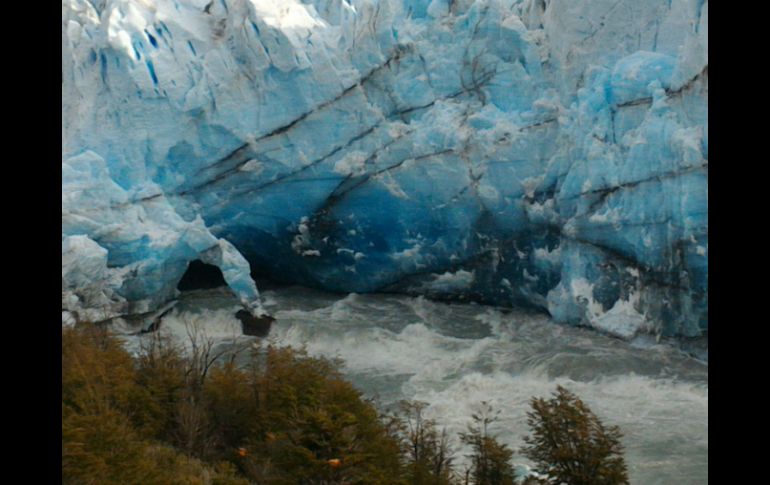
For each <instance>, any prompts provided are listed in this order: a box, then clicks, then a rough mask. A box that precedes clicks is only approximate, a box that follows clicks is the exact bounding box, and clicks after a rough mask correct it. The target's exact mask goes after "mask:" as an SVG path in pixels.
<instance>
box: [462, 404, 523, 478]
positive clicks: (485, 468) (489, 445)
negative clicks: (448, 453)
mask: <svg viewBox="0 0 770 485" xmlns="http://www.w3.org/2000/svg"><path fill="white" fill-rule="evenodd" d="M482 405H483V406H484V408H483V410H482V412H481V413H479V414H473V415H472V418H473V424H472V425H470V426H468V432H467V433H461V434H460V439H461V440H462V442H463V443H465V444H468V445H470V446H471V448H472V450H473V454H472V455H471V456H470V458H471V467H470V469H469V470H468V471H467V472H466V479H465V481H466V483H468V482H469V479H470V483H472V484H473V485H515V483H516V479H515V476H514V472H513V467H512V466H511V457H513V451H511V449H510V448H508V447H507V446H506V445H505V444H502V443H500V442H498V441H497V439H496V438H495V437H494V436H492V435H491V434H489V430H488V426H489V424H491V423H492V422H494V421H496V420H497V415H498V414H500V411H497V413H495V414H492V407H491V406H490V405H489V404H487V403H486V402H482Z"/></svg>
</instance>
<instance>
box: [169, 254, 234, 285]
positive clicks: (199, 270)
mask: <svg viewBox="0 0 770 485" xmlns="http://www.w3.org/2000/svg"><path fill="white" fill-rule="evenodd" d="M223 286H227V282H226V281H225V277H224V275H223V274H222V270H221V269H219V268H218V267H217V266H215V265H213V264H206V263H204V262H203V261H201V260H200V259H196V260H194V261H191V262H190V263H189V264H188V265H187V271H185V273H184V274H183V275H182V278H181V279H180V280H179V283H178V284H177V286H176V289H177V290H179V291H190V290H210V289H213V288H219V287H223Z"/></svg>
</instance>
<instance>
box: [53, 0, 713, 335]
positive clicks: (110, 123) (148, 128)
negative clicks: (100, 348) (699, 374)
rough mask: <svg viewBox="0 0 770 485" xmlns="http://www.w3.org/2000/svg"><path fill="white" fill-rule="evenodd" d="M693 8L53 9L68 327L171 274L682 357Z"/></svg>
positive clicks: (694, 238) (693, 134) (625, 1)
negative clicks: (58, 14) (657, 347)
mask: <svg viewBox="0 0 770 485" xmlns="http://www.w3.org/2000/svg"><path fill="white" fill-rule="evenodd" d="M707 38H708V2H707V1H701V0H692V1H688V0H679V1H677V0H675V1H673V2H669V1H668V0H661V1H649V2H637V1H634V0H620V1H617V0H613V1H604V0H584V1H579V2H578V1H574V0H551V1H548V0H532V1H529V0H524V1H516V0H486V1H482V0H476V1H471V0H454V1H452V0H433V1H428V0H401V1H377V0H351V1H348V0H304V1H299V0H259V1H257V0H240V1H235V0H229V1H224V0H214V1H207V0H175V1H173V0H157V1H150V0H113V1H110V0H105V1H101V2H89V1H84V0H65V1H63V3H62V55H63V62H62V66H63V84H62V114H63V127H62V131H63V147H62V154H63V162H62V177H63V185H62V257H63V264H62V295H63V296H62V300H63V302H62V305H63V308H64V309H66V310H68V311H79V312H87V311H92V310H94V309H99V310H100V311H102V312H104V313H105V314H107V315H111V316H114V315H119V314H124V313H131V312H134V313H136V312H141V311H148V310H151V309H154V308H157V307H159V306H160V305H162V304H163V303H164V302H165V301H167V300H168V299H170V298H172V297H173V296H174V292H175V287H176V284H177V282H178V281H179V279H180V278H181V276H182V274H183V273H184V271H185V269H186V267H187V264H188V263H189V262H190V261H192V260H195V259H201V260H203V261H204V262H207V263H209V264H214V265H217V266H219V267H220V269H222V272H223V275H224V276H225V280H226V281H227V282H228V284H229V286H230V287H231V288H232V289H233V290H234V291H235V292H236V294H238V295H239V296H240V298H241V300H242V302H243V303H244V304H245V305H248V306H250V307H251V308H252V310H253V311H255V312H257V311H259V308H260V307H259V294H258V292H257V289H256V287H255V285H254V283H253V281H252V279H251V277H250V274H249V272H250V270H253V271H254V272H257V273H260V274H263V275H267V276H270V277H272V278H274V279H279V280H285V281H290V282H294V283H299V284H304V285H309V286H316V287H322V288H325V289H330V290H339V291H348V292H369V291H378V290H384V291H398V292H406V293H419V294H426V295H428V296H434V297H447V298H456V299H457V298H464V299H475V300H479V301H484V302H488V303H493V304H500V305H513V306H528V307H535V308H539V309H542V310H546V311H548V312H550V313H551V314H552V315H553V316H554V317H555V318H556V319H557V320H559V321H562V322H567V323H573V324H584V325H591V326H594V327H597V328H599V329H601V330H603V331H607V332H610V333H614V334H616V335H619V336H622V337H629V336H633V335H634V334H636V333H637V332H640V331H644V332H657V333H663V334H665V335H686V336H694V335H699V334H701V333H702V332H703V331H705V329H706V328H707V310H708V304H707V298H708V290H707V288H708V262H707V256H708V219H707V210H708V204H707V195H708V192H707V182H708V114H707V106H708V54H707V53H708V42H707Z"/></svg>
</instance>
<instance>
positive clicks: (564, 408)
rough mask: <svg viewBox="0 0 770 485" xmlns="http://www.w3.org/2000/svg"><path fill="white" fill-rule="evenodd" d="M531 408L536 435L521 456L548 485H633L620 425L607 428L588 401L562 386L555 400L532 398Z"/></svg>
mask: <svg viewBox="0 0 770 485" xmlns="http://www.w3.org/2000/svg"><path fill="white" fill-rule="evenodd" d="M531 404H532V411H531V412H529V413H527V416H528V418H527V423H528V424H529V426H530V428H531V429H532V436H527V437H525V438H524V441H525V442H526V443H527V446H526V447H524V448H523V450H522V451H523V453H524V455H525V456H527V457H528V458H529V459H531V460H532V461H534V462H535V464H536V467H535V470H536V471H537V472H538V473H541V474H544V475H546V476H547V477H548V483H551V484H561V483H566V484H568V485H621V484H626V485H627V484H628V473H627V470H626V464H625V461H624V459H623V447H622V445H621V443H620V438H621V437H622V434H621V432H620V429H619V428H618V427H617V426H610V427H608V428H607V427H605V426H604V424H602V422H601V421H600V420H599V418H597V417H596V415H594V413H592V412H591V410H590V409H589V408H588V406H586V405H585V403H583V401H581V400H580V399H578V397H577V396H576V395H575V394H573V393H571V392H569V391H568V390H567V389H565V388H563V387H561V386H558V387H557V388H556V392H555V393H554V397H553V398H552V399H549V400H545V399H543V398H533V399H532V401H531Z"/></svg>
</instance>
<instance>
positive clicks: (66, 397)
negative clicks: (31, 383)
mask: <svg viewBox="0 0 770 485" xmlns="http://www.w3.org/2000/svg"><path fill="white" fill-rule="evenodd" d="M210 343H211V341H209V342H203V343H202V345H201V346H200V347H199V348H202V349H203V351H202V352H201V353H200V354H197V355H198V356H199V357H201V358H200V359H198V360H195V359H193V360H192V361H191V360H190V359H189V358H188V357H186V356H184V355H183V354H182V353H181V352H180V351H179V349H177V348H175V347H173V346H168V345H166V344H167V343H163V342H161V341H158V342H155V343H154V344H153V345H152V346H151V347H149V348H147V349H145V351H144V352H143V353H142V355H140V356H138V358H137V359H132V358H131V356H130V355H129V354H128V353H127V352H126V351H125V350H124V349H123V348H122V346H121V345H120V343H119V341H118V340H117V339H115V338H114V337H112V336H110V335H109V334H108V333H106V332H105V331H103V330H102V329H99V328H97V327H94V326H88V325H86V326H78V327H76V328H74V329H69V328H67V329H63V330H62V474H63V478H64V483H78V484H87V485H88V484H107V485H109V484H119V483H120V484H123V483H142V484H158V485H160V484H201V485H205V484H208V485H226V484H228V485H229V484H232V485H241V484H246V483H249V480H251V481H254V482H257V483H267V484H298V483H302V484H308V485H310V484H314V483H318V484H321V483H325V484H331V483H346V484H383V485H385V484H394V485H396V484H403V483H404V482H403V480H402V476H403V467H402V464H401V457H400V454H399V452H400V450H399V446H398V441H397V439H396V438H395V437H394V436H393V435H392V434H391V432H390V430H389V429H388V428H387V427H386V425H385V424H384V423H383V422H382V420H381V417H380V415H379V414H378V412H377V410H376V409H375V407H374V406H373V405H372V403H371V402H369V401H366V400H364V399H362V397H361V393H360V392H359V391H357V390H356V389H355V388H354V387H353V386H352V385H351V384H350V383H348V382H347V381H345V380H344V379H343V378H342V377H341V375H340V374H339V372H338V371H337V370H336V369H335V366H334V365H333V363H331V362H329V361H326V360H323V359H314V358H311V357H308V356H307V355H305V354H304V353H302V352H299V351H296V350H292V349H283V348H268V349H265V350H264V351H259V352H255V353H254V354H253V356H252V359H251V363H250V366H249V367H247V368H239V367H237V366H236V365H235V364H234V361H233V359H229V362H228V361H227V359H224V360H225V361H226V362H225V363H221V362H220V361H219V360H217V359H216V355H217V354H215V353H213V352H210V350H211V349H212V346H211V345H209V344H210ZM194 355H195V354H194ZM215 361H217V363H216V365H215ZM228 462H229V463H228Z"/></svg>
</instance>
